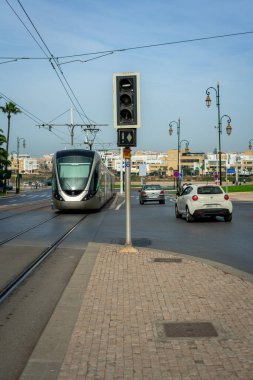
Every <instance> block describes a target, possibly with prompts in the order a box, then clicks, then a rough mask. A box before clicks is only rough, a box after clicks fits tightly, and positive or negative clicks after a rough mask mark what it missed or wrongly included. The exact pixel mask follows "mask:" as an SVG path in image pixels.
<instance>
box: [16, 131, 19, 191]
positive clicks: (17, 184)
mask: <svg viewBox="0 0 253 380" xmlns="http://www.w3.org/2000/svg"><path fill="white" fill-rule="evenodd" d="M19 142H20V139H19V137H18V138H17V160H18V173H17V180H16V194H19V187H20V186H19V184H20V182H19Z"/></svg>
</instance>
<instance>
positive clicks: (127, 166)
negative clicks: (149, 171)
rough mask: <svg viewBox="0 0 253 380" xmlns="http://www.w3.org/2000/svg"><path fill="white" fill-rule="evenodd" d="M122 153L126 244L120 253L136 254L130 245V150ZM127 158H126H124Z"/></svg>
mask: <svg viewBox="0 0 253 380" xmlns="http://www.w3.org/2000/svg"><path fill="white" fill-rule="evenodd" d="M126 151H127V156H126V153H124V158H125V201H126V243H125V246H124V248H122V249H121V250H120V252H121V253H137V252H138V250H137V249H135V248H134V247H133V245H132V236H131V150H130V149H129V148H128V149H127V150H126V148H125V152H126ZM126 157H128V158H126Z"/></svg>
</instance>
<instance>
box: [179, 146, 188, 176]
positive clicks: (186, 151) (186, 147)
mask: <svg viewBox="0 0 253 380" xmlns="http://www.w3.org/2000/svg"><path fill="white" fill-rule="evenodd" d="M183 142H185V153H186V154H188V153H189V152H190V149H189V145H190V143H189V141H188V140H181V141H180V142H179V149H180V152H181V145H182V143H183ZM181 170H182V177H183V168H182V169H181V161H180V157H179V173H180V172H181Z"/></svg>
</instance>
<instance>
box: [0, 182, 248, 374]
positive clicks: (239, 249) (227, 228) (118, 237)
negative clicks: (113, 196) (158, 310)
mask: <svg viewBox="0 0 253 380" xmlns="http://www.w3.org/2000/svg"><path fill="white" fill-rule="evenodd" d="M50 198H51V193H50V189H45V190H33V191H31V192H27V193H25V194H20V195H14V196H13V197H9V198H1V199H0V213H1V214H0V224H1V225H0V240H1V241H4V240H5V239H7V238H10V237H12V236H13V235H15V234H20V235H19V236H18V237H17V238H15V240H12V241H9V242H7V243H6V244H4V245H3V246H1V247H0V253H1V255H0V261H1V278H2V280H4V279H5V276H7V274H8V273H13V274H14V272H15V270H16V271H17V269H18V268H19V266H20V265H21V264H22V263H24V261H25V260H27V259H28V258H29V257H31V256H32V255H36V253H37V252H38V251H40V250H42V249H44V248H46V247H48V246H49V245H50V244H51V242H52V241H54V240H55V239H56V238H57V237H58V236H59V235H60V234H61V233H62V232H63V231H64V230H65V229H66V228H68V226H70V224H71V223H72V222H73V221H74V220H75V219H78V218H80V216H82V215H80V214H79V215H78V214H76V213H71V212H70V213H66V214H64V213H59V212H58V211H55V210H52V209H51V207H50V203H51V202H50ZM122 200H123V199H122ZM174 201H175V199H174V197H172V196H167V198H166V204H165V205H160V204H157V203H153V204H145V205H143V206H142V205H140V204H139V201H138V193H137V191H132V196H131V205H132V206H131V211H132V241H133V244H134V245H135V246H136V247H138V246H145V247H152V248H156V249H162V250H165V251H174V252H178V253H183V254H186V255H193V256H196V257H202V258H206V259H209V260H214V261H217V262H220V263H224V264H227V265H230V266H233V267H235V268H237V269H240V270H244V271H246V272H249V273H251V274H253V255H252V246H253V236H252V228H251V226H252V216H253V202H251V203H250V202H247V203H241V202H233V204H234V214H233V220H232V222H231V223H225V222H224V221H223V219H217V220H216V221H209V220H202V221H197V222H194V223H191V224H189V223H186V221H185V220H184V219H176V218H175V214H174V204H175V203H174ZM54 216H55V218H53V219H50V218H52V217H54ZM43 221H46V222H45V223H43V224H40V222H43ZM37 224H38V227H36V228H35V229H33V230H29V231H27V232H25V233H24V234H21V233H22V232H24V230H26V229H29V228H30V227H31V226H33V225H37ZM89 242H102V243H116V244H124V243H125V208H124V204H122V206H121V207H117V208H115V207H112V208H110V207H107V208H105V209H103V210H101V211H100V212H98V213H90V214H88V216H87V218H85V219H84V220H83V221H82V223H81V224H80V225H79V226H78V228H77V229H76V230H75V231H74V232H73V233H72V234H70V235H69V236H68V237H67V238H66V240H64V241H63V243H62V244H61V246H60V247H59V248H58V249H57V250H56V251H54V253H53V254H52V255H51V256H50V257H48V258H47V260H46V262H45V263H44V264H43V265H42V266H41V267H40V268H38V269H37V270H36V271H35V272H34V273H33V274H32V275H30V277H29V278H28V279H27V280H26V281H25V283H23V284H22V286H20V287H19V288H18V289H17V290H16V291H15V293H13V294H12V296H11V297H10V298H9V299H7V300H6V302H3V304H1V305H0V327H1V330H0V332H1V345H0V357H1V358H2V363H1V368H0V378H1V380H2V379H3V380H9V379H10V378H11V379H18V378H19V374H20V373H21V372H22V369H23V368H24V366H25V364H26V362H27V360H28V358H29V355H30V353H31V350H32V349H33V347H34V345H35V344H36V342H37V340H38V338H39V336H40V334H41V332H42V331H43V329H44V327H45V325H46V323H47V322H48V320H49V318H50V316H51V314H52V312H53V310H54V308H55V306H56V304H57V302H58V300H59V298H60V296H61V294H62V292H63V290H64V289H65V287H66V285H67V283H68V281H69V279H70V277H71V275H72V273H73V271H74V270H75V267H76V265H77V264H78V262H79V260H80V258H81V257H82V256H83V254H85V248H86V246H87V244H88V243H89ZM17 341H18V342H19V344H18V345H17Z"/></svg>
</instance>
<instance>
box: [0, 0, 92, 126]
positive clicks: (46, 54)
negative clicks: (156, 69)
mask: <svg viewBox="0 0 253 380" xmlns="http://www.w3.org/2000/svg"><path fill="white" fill-rule="evenodd" d="M5 1H6V3H7V4H8V5H9V7H10V8H11V9H12V11H13V12H14V14H15V15H16V16H17V17H18V19H19V20H20V22H21V23H22V25H23V26H24V27H25V29H26V30H27V31H28V33H29V34H30V35H31V37H32V38H33V40H34V41H35V42H36V44H37V45H38V46H39V48H40V49H41V50H42V51H43V53H44V54H45V56H46V57H47V58H46V59H47V60H49V63H50V64H51V66H52V68H53V69H54V71H55V73H56V75H57V77H58V79H59V80H60V82H61V84H62V86H63V88H64V90H65V92H66V94H67V96H68V97H69V99H70V101H71V104H72V105H73V106H74V107H76V104H75V102H74V99H75V101H76V103H77V105H78V106H79V108H80V109H81V110H82V112H83V114H84V115H85V117H86V119H87V120H88V121H89V122H91V121H93V120H91V119H90V118H89V117H88V116H87V115H86V113H85V111H84V110H83V108H82V106H81V104H80V102H79V101H78V99H77V97H76V95H75V93H74V91H73V89H72V88H71V86H70V84H69V82H68V81H67V79H66V77H65V76H64V74H63V72H62V69H61V68H60V65H59V63H58V61H57V59H56V58H55V57H54V55H53V54H52V53H51V51H50V50H49V48H48V46H47V44H46V43H45V41H44V40H43V38H42V36H41V34H40V33H39V31H38V29H37V28H36V26H35V25H34V23H33V22H32V20H31V18H30V17H29V15H28V13H27V12H26V10H25V8H24V7H23V5H22V4H21V2H20V1H19V0H17V2H18V4H19V5H20V7H21V9H22V11H23V12H24V13H25V15H26V17H27V18H28V20H29V22H30V23H31V25H32V27H33V28H34V30H35V32H36V33H37V35H38V37H39V39H40V41H41V42H42V44H43V45H44V47H45V49H46V50H45V49H44V48H43V46H41V44H40V43H39V42H38V41H37V39H36V38H35V37H34V35H33V34H32V33H31V31H30V30H29V29H28V27H27V26H26V25H25V23H24V22H23V20H22V19H21V18H20V17H19V15H18V14H17V12H16V11H15V10H14V8H13V7H12V6H11V4H10V3H9V1H8V0H5ZM47 52H48V53H47ZM53 63H54V64H55V66H54V64H53ZM57 69H58V71H59V72H58V71H57ZM61 76H62V77H63V80H62V78H61ZM64 82H65V83H64ZM66 86H67V87H68V89H69V91H70V93H71V94H72V96H73V97H74V99H73V98H72V96H71V94H70V93H69V91H68V89H67V88H66ZM76 108H78V107H76ZM77 112H78V110H77ZM83 121H84V120H83Z"/></svg>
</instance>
